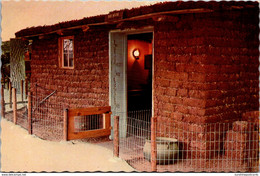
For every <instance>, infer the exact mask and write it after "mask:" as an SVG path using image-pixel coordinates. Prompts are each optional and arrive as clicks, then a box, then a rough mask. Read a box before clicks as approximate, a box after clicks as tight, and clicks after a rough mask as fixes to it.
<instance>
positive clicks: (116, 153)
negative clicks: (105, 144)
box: [113, 116, 119, 157]
mask: <svg viewBox="0 0 260 176" xmlns="http://www.w3.org/2000/svg"><path fill="white" fill-rule="evenodd" d="M113 144H114V152H113V154H114V156H115V157H119V116H115V117H114V139H113Z"/></svg>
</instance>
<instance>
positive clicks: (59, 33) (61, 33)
mask: <svg viewBox="0 0 260 176" xmlns="http://www.w3.org/2000/svg"><path fill="white" fill-rule="evenodd" d="M56 33H57V34H58V35H64V34H63V31H62V29H60V30H58V31H57V32H56Z"/></svg>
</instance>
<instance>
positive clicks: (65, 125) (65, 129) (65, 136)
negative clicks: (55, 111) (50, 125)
mask: <svg viewBox="0 0 260 176" xmlns="http://www.w3.org/2000/svg"><path fill="white" fill-rule="evenodd" d="M63 116H64V117H63V118H64V119H63V139H64V140H65V141H67V140H68V109H65V110H64V111H63Z"/></svg>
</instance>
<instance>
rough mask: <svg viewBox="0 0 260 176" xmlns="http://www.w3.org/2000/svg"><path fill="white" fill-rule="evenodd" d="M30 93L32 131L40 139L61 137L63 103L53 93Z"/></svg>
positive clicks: (59, 138)
mask: <svg viewBox="0 0 260 176" xmlns="http://www.w3.org/2000/svg"><path fill="white" fill-rule="evenodd" d="M46 97H48V96H46V95H39V94H38V95H37V96H34V95H32V98H31V99H32V124H31V126H32V133H33V134H34V135H36V136H38V137H40V138H42V139H47V140H51V141H52V140H54V141H60V140H62V139H63V109H64V106H63V104H61V103H59V102H57V97H56V96H55V95H53V96H50V97H48V98H46Z"/></svg>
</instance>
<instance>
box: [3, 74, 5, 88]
mask: <svg viewBox="0 0 260 176" xmlns="http://www.w3.org/2000/svg"><path fill="white" fill-rule="evenodd" d="M3 81H4V87H5V74H3Z"/></svg>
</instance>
